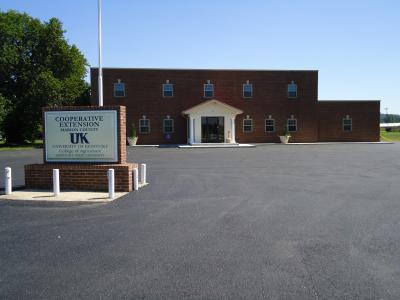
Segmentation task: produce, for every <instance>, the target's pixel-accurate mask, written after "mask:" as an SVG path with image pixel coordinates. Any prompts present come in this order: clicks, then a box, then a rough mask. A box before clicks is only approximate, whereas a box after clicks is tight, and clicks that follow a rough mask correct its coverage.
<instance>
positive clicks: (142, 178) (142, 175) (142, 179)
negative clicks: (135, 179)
mask: <svg viewBox="0 0 400 300" xmlns="http://www.w3.org/2000/svg"><path fill="white" fill-rule="evenodd" d="M140 184H141V185H145V184H146V164H140Z"/></svg>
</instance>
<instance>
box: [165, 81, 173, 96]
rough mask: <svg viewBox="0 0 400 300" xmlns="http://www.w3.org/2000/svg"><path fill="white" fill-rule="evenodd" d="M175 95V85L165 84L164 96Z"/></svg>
mask: <svg viewBox="0 0 400 300" xmlns="http://www.w3.org/2000/svg"><path fill="white" fill-rule="evenodd" d="M173 96H174V86H173V85H172V83H164V84H163V97H173Z"/></svg>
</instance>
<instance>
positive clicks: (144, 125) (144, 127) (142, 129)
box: [139, 116, 150, 134]
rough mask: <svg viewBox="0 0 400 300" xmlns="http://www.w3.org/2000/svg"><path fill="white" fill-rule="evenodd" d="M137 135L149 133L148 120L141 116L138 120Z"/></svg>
mask: <svg viewBox="0 0 400 300" xmlns="http://www.w3.org/2000/svg"><path fill="white" fill-rule="evenodd" d="M139 133H142V134H147V133H150V120H149V119H146V117H145V116H143V118H142V119H140V120H139Z"/></svg>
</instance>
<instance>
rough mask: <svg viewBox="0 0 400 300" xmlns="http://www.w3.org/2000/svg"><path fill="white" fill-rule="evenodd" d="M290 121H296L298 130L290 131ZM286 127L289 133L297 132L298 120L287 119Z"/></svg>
mask: <svg viewBox="0 0 400 300" xmlns="http://www.w3.org/2000/svg"><path fill="white" fill-rule="evenodd" d="M289 121H295V124H296V130H289ZM286 126H287V130H288V132H297V130H298V125H297V119H294V118H290V119H287V122H286Z"/></svg>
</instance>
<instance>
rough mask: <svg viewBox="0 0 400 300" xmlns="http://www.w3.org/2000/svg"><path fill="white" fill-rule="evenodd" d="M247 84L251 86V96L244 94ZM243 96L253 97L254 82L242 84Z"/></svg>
mask: <svg viewBox="0 0 400 300" xmlns="http://www.w3.org/2000/svg"><path fill="white" fill-rule="evenodd" d="M245 85H249V86H251V96H250V97H247V96H245V95H244V86H245ZM242 96H243V98H245V99H250V98H253V84H252V83H243V85H242Z"/></svg>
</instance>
